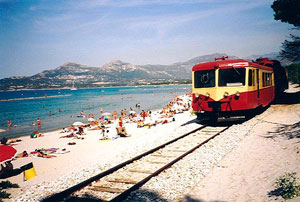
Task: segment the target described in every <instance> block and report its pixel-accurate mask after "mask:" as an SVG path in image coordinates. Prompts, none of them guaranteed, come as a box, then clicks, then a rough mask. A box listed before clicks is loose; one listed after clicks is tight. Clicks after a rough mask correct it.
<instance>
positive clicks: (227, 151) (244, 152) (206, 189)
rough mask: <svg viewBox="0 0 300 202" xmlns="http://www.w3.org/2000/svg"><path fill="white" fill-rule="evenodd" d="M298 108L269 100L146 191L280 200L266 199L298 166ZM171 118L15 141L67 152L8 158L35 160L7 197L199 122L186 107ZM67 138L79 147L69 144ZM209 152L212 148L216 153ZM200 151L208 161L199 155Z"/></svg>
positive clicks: (86, 171)
mask: <svg viewBox="0 0 300 202" xmlns="http://www.w3.org/2000/svg"><path fill="white" fill-rule="evenodd" d="M288 93H289V94H290V95H299V88H296V86H295V85H293V86H292V87H291V88H290V89H289V91H288ZM299 111H300V104H298V102H296V103H293V104H284V103H279V104H274V105H271V106H270V107H269V108H268V109H266V111H265V112H263V113H262V114H260V115H257V116H256V117H254V118H252V119H251V120H248V121H246V122H244V123H242V124H237V125H234V126H232V128H231V129H229V131H228V132H227V133H226V134H225V136H223V137H220V138H219V139H218V138H217V139H216V140H215V142H213V143H212V146H209V147H207V148H204V150H203V151H202V150H200V151H199V152H198V153H197V152H196V154H192V156H188V157H186V160H184V161H183V162H182V163H180V164H179V165H177V166H174V167H172V168H170V169H168V171H167V172H165V173H164V174H163V175H162V176H160V177H158V179H160V180H164V182H166V183H161V181H159V180H152V181H151V180H150V181H149V184H148V185H147V184H146V185H145V186H143V189H147V190H151V192H154V193H157V194H158V195H160V198H161V199H163V200H167V201H197V200H198V201H272V200H276V201H282V200H283V199H282V198H280V197H275V196H268V192H270V191H271V190H272V189H273V183H274V182H275V180H276V178H278V177H279V176H281V175H283V174H284V173H285V172H289V171H296V172H297V171H299V170H300V158H299V152H300V150H299V148H300V144H299V120H300V114H299ZM174 118H175V121H173V122H169V123H167V124H159V125H157V126H155V127H151V128H150V129H149V128H146V127H144V128H137V125H136V123H127V124H126V129H127V131H128V134H130V135H131V137H126V138H118V139H114V140H108V141H107V140H105V141H104V140H100V138H101V137H102V135H101V133H100V131H89V130H86V131H85V132H86V133H87V135H85V136H83V137H84V139H83V140H81V139H70V138H59V137H60V136H62V135H65V133H60V130H58V131H53V132H49V133H46V134H44V135H45V136H44V137H39V138H36V139H31V138H30V137H22V138H21V139H22V141H21V142H18V143H16V145H14V147H15V148H16V149H17V150H18V152H22V151H24V150H26V151H28V152H30V151H34V150H35V149H38V148H60V149H65V152H66V153H64V154H55V155H56V157H54V158H49V159H45V158H40V157H35V156H30V157H25V158H18V159H16V160H14V161H12V162H13V165H14V166H15V167H20V166H22V165H24V164H27V163H29V162H33V165H34V168H35V170H36V173H37V176H36V177H34V178H32V179H31V180H28V181H24V180H23V175H22V174H21V175H18V176H15V177H11V178H8V180H10V181H11V182H14V183H18V184H19V185H20V186H21V188H19V189H12V190H9V192H10V193H12V198H11V199H10V200H5V201H37V200H39V199H40V198H42V197H45V196H47V195H49V194H51V193H54V192H58V191H61V190H63V189H65V188H68V187H70V186H72V185H74V184H76V183H79V182H81V181H83V180H85V179H87V178H89V177H91V176H94V175H96V174H98V173H100V172H102V171H104V170H106V169H108V168H110V167H112V166H114V165H116V164H118V163H121V162H124V161H125V160H127V159H129V158H131V157H134V156H136V155H138V154H140V153H142V152H144V151H147V150H149V149H151V148H153V147H154V146H157V145H159V144H162V143H164V142H166V141H167V140H170V139H172V138H174V137H177V136H179V135H181V134H183V133H184V132H187V131H190V130H192V129H195V128H197V127H199V124H198V123H196V121H195V118H196V117H195V116H194V115H192V114H191V112H190V111H185V112H184V113H180V114H175V116H174ZM292 126H294V127H292ZM110 130H115V125H111V126H110ZM291 130H292V132H293V133H291ZM295 131H296V132H295ZM287 134H290V135H291V134H292V136H287ZM291 137H292V138H291ZM69 142H75V143H76V144H75V145H68V143H69ZM214 144H216V145H217V146H216V145H214ZM218 149H220V151H219V150H218ZM210 152H216V153H217V156H214V155H215V154H213V153H210ZM201 155H203V157H206V158H207V159H198V158H202V156H201ZM197 162H202V163H200V164H199V163H197ZM198 164H199V165H198ZM189 166H192V168H190V167H189ZM197 166H199V167H197ZM176 169H179V170H178V171H176ZM191 170H192V171H193V172H192V176H193V177H192V178H191V173H190V171H191ZM176 172H178V173H179V174H176ZM298 175H299V173H298ZM170 176H172V177H170ZM170 180H171V181H170ZM172 180H173V181H172ZM157 181H158V182H157ZM159 182H160V183H159ZM157 183H158V184H157ZM170 185H172V187H169V186H170ZM184 185H186V186H184ZM241 185H242V186H241ZM177 186H178V187H179V188H177ZM32 190H35V191H32ZM216 190H218V191H216ZM298 200H300V199H299V198H298ZM129 201H130V200H129ZM295 201H297V199H295Z"/></svg>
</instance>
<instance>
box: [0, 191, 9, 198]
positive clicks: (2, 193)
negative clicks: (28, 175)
mask: <svg viewBox="0 0 300 202" xmlns="http://www.w3.org/2000/svg"><path fill="white" fill-rule="evenodd" d="M9 196H10V194H9V193H7V192H6V191H1V190H0V199H1V198H9Z"/></svg>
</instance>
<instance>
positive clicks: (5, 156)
mask: <svg viewBox="0 0 300 202" xmlns="http://www.w3.org/2000/svg"><path fill="white" fill-rule="evenodd" d="M16 153H17V150H15V148H13V147H12V146H8V145H0V164H1V163H4V162H6V161H11V160H12V159H13V158H14V157H15V155H16Z"/></svg>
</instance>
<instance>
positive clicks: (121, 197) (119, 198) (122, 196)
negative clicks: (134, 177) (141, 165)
mask: <svg viewBox="0 0 300 202" xmlns="http://www.w3.org/2000/svg"><path fill="white" fill-rule="evenodd" d="M228 128H229V126H228V127H226V128H224V129H223V130H221V131H219V132H218V133H217V134H215V135H213V136H212V137H210V138H208V139H206V140H204V141H203V142H201V143H200V144H198V145H197V146H195V147H193V148H192V149H190V150H189V151H187V152H186V153H184V154H182V155H180V156H179V157H177V158H176V159H174V160H173V161H171V162H170V163H168V164H166V165H165V166H163V167H161V168H160V169H158V170H157V171H155V172H154V173H152V174H150V175H149V176H148V177H146V178H144V179H143V180H141V181H140V182H138V183H137V184H135V185H133V186H132V187H130V188H129V189H127V190H126V191H124V192H123V193H121V194H119V195H118V196H116V197H115V198H113V199H112V200H110V201H111V202H119V201H122V200H125V199H126V198H127V197H128V196H129V195H130V193H131V192H133V191H135V190H137V189H139V188H140V187H141V186H143V185H144V184H145V183H146V182H148V181H149V180H150V179H151V178H152V177H155V176H157V175H158V174H159V173H161V172H162V171H164V170H166V169H167V168H169V167H170V166H172V165H173V164H175V163H176V162H178V161H179V160H181V159H182V158H184V157H185V156H187V155H188V154H190V153H192V152H193V151H195V150H196V149H198V148H199V147H201V146H202V145H204V144H206V143H207V142H209V141H210V140H212V139H214V138H215V137H216V136H218V135H220V133H222V132H224V131H225V130H227V129H228Z"/></svg>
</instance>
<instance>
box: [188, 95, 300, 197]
mask: <svg viewBox="0 0 300 202" xmlns="http://www.w3.org/2000/svg"><path fill="white" fill-rule="evenodd" d="M296 96H297V97H298V99H299V92H296V91H291V92H290V94H288V95H287V100H286V101H287V103H290V102H291V101H292V102H295V100H290V99H289V98H290V97H294V98H295V97H296ZM280 102H281V103H284V100H281V101H280ZM298 103H299V102H298ZM255 118H257V119H259V120H260V121H259V123H258V124H257V125H256V126H255V127H254V128H253V129H252V131H251V134H250V135H249V136H247V137H246V138H245V139H244V140H243V142H242V143H241V145H240V146H239V147H238V148H237V149H236V150H234V151H233V152H231V153H230V154H228V155H227V156H226V157H225V158H224V159H223V160H222V161H221V163H220V164H219V166H218V167H216V168H214V169H213V170H212V172H210V173H209V174H208V175H207V176H206V177H205V178H204V180H203V181H202V182H201V183H200V184H199V185H198V186H197V187H195V188H194V189H193V190H191V191H190V192H189V193H188V194H187V197H186V198H187V201H284V200H283V199H282V198H281V197H276V196H274V195H269V192H270V191H272V190H274V187H273V184H274V182H275V180H276V178H278V177H279V176H281V175H283V174H284V173H285V172H297V174H298V177H300V104H294V103H293V104H275V105H272V106H271V107H270V108H268V109H267V110H266V111H265V112H264V113H263V114H260V115H259V116H257V117H255ZM290 201H300V197H298V198H296V199H292V200H290Z"/></svg>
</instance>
